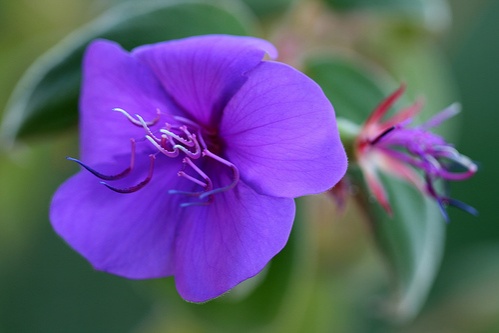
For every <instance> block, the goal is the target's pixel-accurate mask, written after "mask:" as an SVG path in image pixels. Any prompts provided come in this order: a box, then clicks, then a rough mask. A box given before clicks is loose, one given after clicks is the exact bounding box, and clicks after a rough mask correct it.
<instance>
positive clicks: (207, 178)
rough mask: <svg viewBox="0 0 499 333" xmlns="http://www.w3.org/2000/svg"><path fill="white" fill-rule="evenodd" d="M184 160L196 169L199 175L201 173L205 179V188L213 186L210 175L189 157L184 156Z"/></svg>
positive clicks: (208, 188) (209, 188)
mask: <svg viewBox="0 0 499 333" xmlns="http://www.w3.org/2000/svg"><path fill="white" fill-rule="evenodd" d="M182 162H183V163H185V164H188V165H189V166H190V167H191V168H192V169H193V170H194V171H196V172H197V173H198V175H200V176H201V177H202V178H203V179H204V180H205V182H206V187H205V190H207V191H209V190H211V189H212V188H213V182H212V181H211V178H210V177H208V175H207V174H205V173H204V172H203V170H201V169H200V168H199V167H198V166H197V165H196V164H194V162H192V160H191V159H190V158H189V157H186V158H184V159H183V161H182Z"/></svg>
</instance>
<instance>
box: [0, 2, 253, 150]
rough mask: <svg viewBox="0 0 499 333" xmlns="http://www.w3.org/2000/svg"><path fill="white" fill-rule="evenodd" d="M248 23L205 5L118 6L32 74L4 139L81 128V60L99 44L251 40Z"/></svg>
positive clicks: (11, 111) (9, 114)
mask: <svg viewBox="0 0 499 333" xmlns="http://www.w3.org/2000/svg"><path fill="white" fill-rule="evenodd" d="M230 8H233V6H230ZM244 18H245V16H241V15H239V16H238V14H237V13H235V12H233V11H228V10H227V9H225V8H223V7H221V6H219V5H213V4H208V3H205V2H194V1H184V2H178V1H155V2H144V3H142V2H133V3H132V2H130V3H124V4H122V5H120V6H116V7H115V8H113V9H111V10H109V11H108V12H106V13H105V14H103V15H102V16H101V17H99V18H98V19H96V20H95V21H93V22H91V23H89V24H88V25H86V26H85V27H83V28H82V29H80V30H78V31H76V32H74V33H72V34H71V35H69V36H68V37H67V38H66V39H65V40H63V41H62V42H60V43H59V44H58V45H57V46H55V47H54V48H53V49H51V50H50V51H49V52H47V53H46V54H45V55H43V56H42V57H41V58H39V59H38V60H37V61H36V62H35V63H34V64H33V65H32V66H31V67H30V68H29V69H28V70H27V71H26V73H25V75H24V76H23V77H22V79H21V80H20V82H19V83H18V85H17V87H16V88H15V90H14V93H13V95H12V97H11V99H10V102H9V104H8V107H7V110H6V114H5V118H4V120H3V124H2V127H1V128H0V133H1V134H2V136H3V138H4V139H5V140H7V141H13V140H15V139H18V138H25V137H28V136H34V135H39V134H42V133H49V132H56V131H60V130H62V129H64V128H66V127H68V126H71V125H74V124H76V122H77V117H78V115H77V110H78V94H79V89H80V79H81V70H80V67H81V59H82V55H83V53H84V50H85V47H86V45H87V44H88V43H89V42H90V41H91V40H93V39H95V38H106V39H110V40H114V41H117V42H118V43H120V44H121V45H122V46H123V47H124V48H126V49H131V48H133V47H135V46H138V45H142V44H148V43H155V42H160V41H164V40H169V39H176V38H183V37H187V36H192V35H202V34H212V33H226V34H234V35H246V34H247V33H248V29H247V26H248V25H249V24H247V23H248V22H245V20H244Z"/></svg>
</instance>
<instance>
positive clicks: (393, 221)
mask: <svg viewBox="0 0 499 333" xmlns="http://www.w3.org/2000/svg"><path fill="white" fill-rule="evenodd" d="M351 174H353V175H354V177H353V178H354V179H356V180H357V182H359V181H360V175H359V174H358V173H356V172H352V173H351ZM380 176H381V180H382V183H383V185H384V187H385V190H386V191H387V193H388V198H389V200H390V204H391V206H392V209H393V216H389V215H388V214H387V213H386V212H385V210H384V209H383V208H382V207H381V206H380V205H379V204H378V203H377V202H375V201H374V199H372V198H369V199H366V197H367V196H366V197H364V199H365V200H364V203H363V204H364V205H365V208H366V210H367V212H368V213H369V216H370V222H371V223H372V225H371V227H372V230H373V235H374V237H375V240H376V243H377V244H378V246H379V248H380V250H381V253H382V254H383V256H384V257H385V259H386V261H387V264H388V266H389V268H390V271H391V273H392V278H393V279H394V282H395V286H396V292H395V295H394V297H393V299H392V300H390V301H389V302H388V303H387V307H386V311H387V313H386V314H387V315H388V316H389V319H391V320H394V321H400V322H405V321H407V320H410V319H412V318H413V317H414V316H415V315H417V314H418V313H419V311H420V310H421V308H422V306H423V304H424V302H425V301H426V298H427V296H428V293H429V291H430V289H431V287H432V285H433V282H434V280H435V276H436V273H437V271H438V268H439V267H440V263H441V259H442V255H443V250H444V242H445V226H446V225H445V223H444V222H443V218H442V215H441V213H440V210H439V207H438V205H437V203H436V202H435V201H434V200H432V199H431V198H428V197H427V196H423V195H422V194H421V193H420V192H419V191H418V190H417V189H416V188H415V187H414V186H412V185H411V184H409V183H407V182H405V181H402V180H399V179H396V178H393V177H391V176H388V175H384V174H380ZM361 186H362V187H363V188H364V190H365V192H364V193H367V189H366V188H365V186H364V185H361Z"/></svg>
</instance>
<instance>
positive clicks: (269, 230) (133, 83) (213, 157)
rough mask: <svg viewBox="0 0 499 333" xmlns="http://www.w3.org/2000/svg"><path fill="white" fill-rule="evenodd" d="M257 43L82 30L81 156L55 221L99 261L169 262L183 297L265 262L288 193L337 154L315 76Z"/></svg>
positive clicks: (106, 265) (289, 212)
mask: <svg viewBox="0 0 499 333" xmlns="http://www.w3.org/2000/svg"><path fill="white" fill-rule="evenodd" d="M265 54H268V56H269V57H270V58H275V57H276V56H277V51H276V50H275V48H274V47H273V46H272V45H271V44H270V43H268V42H266V41H263V40H260V39H256V38H250V37H235V36H221V35H220V36H202V37H192V38H187V39H182V40H177V41H169V42H164V43H159V44H155V45H146V46H142V47H139V48H136V49H134V50H133V51H132V52H131V53H127V52H126V51H124V50H123V49H122V48H121V47H120V46H119V45H117V44H115V43H113V42H109V41H103V40H100V41H96V42H94V43H92V44H91V45H90V46H89V48H88V50H87V52H86V56H85V60H84V65H83V83H82V85H83V88H82V94H81V100H80V110H81V119H80V126H81V161H80V160H75V159H73V160H74V161H76V162H77V163H79V164H80V165H81V166H82V167H83V168H84V169H82V171H81V172H79V173H78V174H76V175H75V176H73V177H72V178H71V179H69V180H68V181H66V182H65V183H64V184H63V185H62V186H61V187H60V188H59V189H58V191H57V193H56V194H55V196H54V198H53V201H52V206H51V212H50V218H51V221H52V224H53V226H54V228H55V230H56V231H57V233H59V234H60V235H61V236H62V237H63V238H64V239H65V240H66V241H67V242H68V243H69V244H70V245H71V246H72V247H73V248H74V249H75V250H76V251H78V252H79V253H81V254H82V255H83V256H84V257H85V258H86V259H87V260H88V261H89V262H90V263H91V264H92V265H93V266H94V267H95V268H96V269H98V270H103V271H106V272H110V273H113V274H117V275H121V276H124V277H127V278H132V279H144V278H157V277H165V276H174V277H175V282H176V285H177V290H178V292H179V293H180V295H181V296H182V297H183V298H185V299H186V300H189V301H193V302H203V301H206V300H209V299H211V298H214V297H217V296H219V295H221V294H223V293H224V292H226V291H227V290H229V289H230V288H232V287H234V286H235V285H237V284H238V283H240V282H241V281H243V280H245V279H248V278H250V277H252V276H254V275H256V274H257V273H258V272H259V271H260V270H262V268H263V267H264V266H265V265H266V264H267V262H268V261H269V260H270V259H271V258H272V257H273V256H275V255H276V254H277V253H278V252H279V251H280V250H281V249H282V248H283V247H284V245H285V244H286V241H287V239H288V236H289V233H290V230H291V225H292V222H293V219H294V215H295V204H294V200H293V198H295V197H298V196H303V195H307V194H313V193H319V192H323V191H326V190H327V189H329V188H330V187H332V186H333V185H334V184H336V182H338V180H339V179H340V178H341V177H342V176H343V175H344V173H345V171H346V165H347V163H346V156H345V152H344V149H343V146H342V145H341V142H340V140H339V135H338V132H337V129H336V122H335V116H334V110H333V108H332V106H331V104H330V103H329V101H328V100H327V99H326V97H325V96H324V94H323V92H322V90H321V89H320V88H319V86H318V85H317V84H315V83H314V82H313V81H312V80H310V79H309V78H308V77H306V76H305V75H303V74H301V73H300V72H298V71H296V70H295V69H293V68H291V67H289V66H287V65H285V64H282V63H278V62H274V61H266V60H263V58H264V56H265ZM96 177H97V178H100V179H101V180H102V181H101V182H99V181H98V179H97V178H96ZM103 185H105V186H103Z"/></svg>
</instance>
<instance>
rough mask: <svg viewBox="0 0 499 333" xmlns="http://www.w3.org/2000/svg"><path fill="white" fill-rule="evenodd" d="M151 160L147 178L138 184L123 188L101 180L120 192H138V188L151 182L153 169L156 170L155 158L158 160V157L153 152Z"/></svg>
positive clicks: (150, 156)
mask: <svg viewBox="0 0 499 333" xmlns="http://www.w3.org/2000/svg"><path fill="white" fill-rule="evenodd" d="M149 160H150V164H149V173H148V175H147V178H146V179H144V180H143V181H141V182H140V183H138V184H137V185H134V186H131V187H127V188H123V189H122V188H117V187H114V186H111V185H109V184H107V183H106V182H101V184H102V185H104V186H106V187H107V188H108V189H110V190H113V191H114V192H118V193H123V194H127V193H133V192H137V191H138V190H140V189H142V188H144V186H146V185H147V183H149V181H150V180H151V178H152V175H153V171H154V160H156V157H155V156H154V155H152V154H151V155H149Z"/></svg>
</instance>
